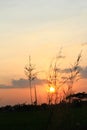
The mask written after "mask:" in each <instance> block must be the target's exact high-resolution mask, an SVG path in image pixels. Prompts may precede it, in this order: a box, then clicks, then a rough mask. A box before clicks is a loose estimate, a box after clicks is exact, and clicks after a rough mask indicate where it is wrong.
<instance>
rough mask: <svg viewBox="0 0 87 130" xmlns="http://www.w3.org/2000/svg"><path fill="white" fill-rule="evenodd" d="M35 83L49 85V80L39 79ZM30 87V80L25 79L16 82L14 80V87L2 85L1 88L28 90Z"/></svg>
mask: <svg viewBox="0 0 87 130" xmlns="http://www.w3.org/2000/svg"><path fill="white" fill-rule="evenodd" d="M34 83H35V84H36V85H39V86H40V85H43V84H45V83H47V80H45V79H38V78H36V79H35V81H34ZM27 87H29V84H28V80H27V79H24V78H20V79H18V80H15V79H13V80H12V85H9V86H8V85H5V84H0V88H1V89H10V88H27ZM32 87H33V84H32Z"/></svg>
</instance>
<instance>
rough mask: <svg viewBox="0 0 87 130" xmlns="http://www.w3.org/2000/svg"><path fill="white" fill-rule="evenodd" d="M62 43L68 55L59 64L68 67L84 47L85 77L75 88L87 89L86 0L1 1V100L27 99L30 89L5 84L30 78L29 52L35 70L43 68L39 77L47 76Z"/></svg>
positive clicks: (5, 102)
mask: <svg viewBox="0 0 87 130" xmlns="http://www.w3.org/2000/svg"><path fill="white" fill-rule="evenodd" d="M61 47H62V55H64V56H65V59H63V60H62V61H61V62H60V68H69V67H70V64H73V63H74V62H75V60H76V58H77V56H78V54H79V52H80V51H81V50H83V52H82V58H81V63H80V65H81V66H82V68H83V70H84V72H83V73H82V76H83V80H81V81H80V82H79V83H78V85H77V86H78V88H77V87H76V88H77V89H76V90H78V91H87V88H86V82H87V74H86V72H87V68H86V66H87V0H76V1H75V0H74V1H69V0H61V1H59V0H53V1H52V0H41V1H40V0H37V1H36V0H32V1H28V0H25V1H23V0H15V1H14V0H7V1H6V0H3V1H0V87H1V89H0V99H1V103H0V104H2V105H4V104H10V103H11V104H15V103H18V102H20V103H22V102H25V101H28V94H26V95H27V96H26V95H25V93H27V89H24V88H21V86H20V89H19V88H17V89H16V88H15V89H6V87H8V88H9V86H11V87H13V88H14V87H15V86H14V84H12V81H14V80H15V81H17V83H19V82H20V79H21V78H23V79H27V78H26V76H25V74H24V67H25V65H26V64H27V62H28V56H29V55H31V57H32V63H33V64H35V65H36V71H38V70H39V71H42V72H41V73H40V74H39V78H41V79H46V78H47V73H48V69H49V65H50V63H51V61H52V59H54V58H55V57H56V56H57V54H58V52H59V50H60V48H61ZM16 85H17V84H16ZM41 86H42V84H41ZM41 86H39V87H38V89H39V90H38V91H39V92H40V97H41V102H44V99H45V98H42V97H43V95H46V93H47V92H46V89H45V88H44V87H41ZM3 87H4V89H3ZM17 87H18V86H17ZM44 93H45V94H44ZM16 95H18V96H17V97H16ZM38 95H39V94H38ZM6 97H7V98H6ZM45 100H46V99H45Z"/></svg>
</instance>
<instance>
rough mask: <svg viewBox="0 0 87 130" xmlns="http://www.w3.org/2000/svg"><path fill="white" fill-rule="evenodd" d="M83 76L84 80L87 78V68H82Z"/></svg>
mask: <svg viewBox="0 0 87 130" xmlns="http://www.w3.org/2000/svg"><path fill="white" fill-rule="evenodd" d="M81 76H82V78H84V79H86V78H87V66H86V67H84V68H82V71H81Z"/></svg>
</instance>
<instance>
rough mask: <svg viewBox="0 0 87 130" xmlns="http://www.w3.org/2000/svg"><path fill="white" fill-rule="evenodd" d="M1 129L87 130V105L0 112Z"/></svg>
mask: <svg viewBox="0 0 87 130" xmlns="http://www.w3.org/2000/svg"><path fill="white" fill-rule="evenodd" d="M0 130H87V105H85V106H82V107H66V106H61V107H59V106H56V107H53V108H51V107H49V108H47V109H41V110H34V111H27V112H26V111H23V112H20V111H19V112H16V111H13V112H0Z"/></svg>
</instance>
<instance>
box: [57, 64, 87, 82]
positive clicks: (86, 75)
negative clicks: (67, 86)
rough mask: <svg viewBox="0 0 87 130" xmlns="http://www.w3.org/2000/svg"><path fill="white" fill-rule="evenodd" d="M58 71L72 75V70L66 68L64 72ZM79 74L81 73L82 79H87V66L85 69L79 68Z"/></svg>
mask: <svg viewBox="0 0 87 130" xmlns="http://www.w3.org/2000/svg"><path fill="white" fill-rule="evenodd" d="M57 71H58V72H59V73H66V74H68V73H70V68H66V69H63V70H61V69H57ZM79 72H80V75H81V77H82V78H83V79H86V78H87V66H85V67H81V66H79Z"/></svg>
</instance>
